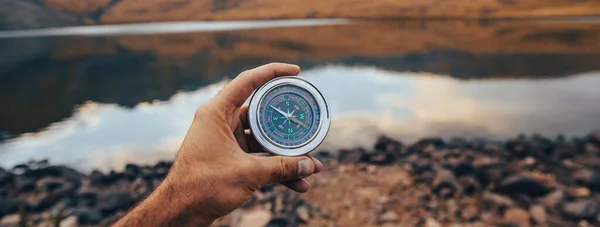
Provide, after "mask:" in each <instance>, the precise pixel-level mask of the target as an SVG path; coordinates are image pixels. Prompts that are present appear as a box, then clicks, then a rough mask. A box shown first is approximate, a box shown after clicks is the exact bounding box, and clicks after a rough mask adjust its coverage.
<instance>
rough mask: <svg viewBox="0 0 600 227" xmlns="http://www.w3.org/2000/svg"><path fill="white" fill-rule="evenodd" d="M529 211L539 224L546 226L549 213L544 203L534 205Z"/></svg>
mask: <svg viewBox="0 0 600 227" xmlns="http://www.w3.org/2000/svg"><path fill="white" fill-rule="evenodd" d="M529 213H530V214H531V217H532V218H533V220H535V223H536V224H537V225H538V226H546V223H547V222H548V214H547V213H546V208H545V207H544V206H542V205H533V206H531V207H530V208H529Z"/></svg>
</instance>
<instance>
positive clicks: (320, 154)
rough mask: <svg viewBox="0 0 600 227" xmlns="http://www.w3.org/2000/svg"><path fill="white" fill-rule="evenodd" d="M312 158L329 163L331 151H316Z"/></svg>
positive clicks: (331, 157)
mask: <svg viewBox="0 0 600 227" xmlns="http://www.w3.org/2000/svg"><path fill="white" fill-rule="evenodd" d="M312 156H313V157H315V158H316V159H318V160H320V161H329V160H331V159H333V155H331V151H317V152H314V153H313V154H312Z"/></svg>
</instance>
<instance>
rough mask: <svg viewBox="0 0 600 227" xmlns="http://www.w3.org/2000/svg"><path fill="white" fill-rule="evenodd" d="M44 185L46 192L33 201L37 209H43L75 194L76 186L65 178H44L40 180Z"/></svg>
mask: <svg viewBox="0 0 600 227" xmlns="http://www.w3.org/2000/svg"><path fill="white" fill-rule="evenodd" d="M38 183H40V184H41V185H44V186H43V187H42V188H44V192H43V193H41V194H39V196H38V199H37V200H36V201H35V202H33V203H32V205H33V206H34V210H35V211H43V210H46V209H48V208H50V207H52V206H53V205H54V204H56V203H57V202H59V201H60V200H62V199H63V198H65V197H71V196H73V195H74V194H75V190H76V187H75V185H73V184H72V183H69V182H66V181H65V180H63V179H54V178H44V179H42V180H40V181H38Z"/></svg>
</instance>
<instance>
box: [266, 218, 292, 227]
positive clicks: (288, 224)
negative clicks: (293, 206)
mask: <svg viewBox="0 0 600 227" xmlns="http://www.w3.org/2000/svg"><path fill="white" fill-rule="evenodd" d="M294 226H298V224H297V221H296V219H295V218H294V217H292V216H282V217H274V218H272V219H271V220H270V221H269V222H268V223H267V225H266V227H294Z"/></svg>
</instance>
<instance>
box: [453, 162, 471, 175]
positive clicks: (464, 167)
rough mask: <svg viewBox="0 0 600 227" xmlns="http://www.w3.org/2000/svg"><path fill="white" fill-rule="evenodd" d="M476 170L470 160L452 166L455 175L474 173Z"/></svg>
mask: <svg viewBox="0 0 600 227" xmlns="http://www.w3.org/2000/svg"><path fill="white" fill-rule="evenodd" d="M474 170H475V167H473V164H471V163H469V162H459V163H457V164H456V165H454V168H452V173H454V176H455V177H461V176H463V175H465V174H472V173H473V172H474Z"/></svg>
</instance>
